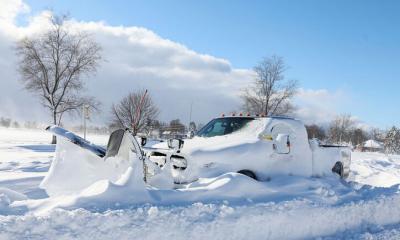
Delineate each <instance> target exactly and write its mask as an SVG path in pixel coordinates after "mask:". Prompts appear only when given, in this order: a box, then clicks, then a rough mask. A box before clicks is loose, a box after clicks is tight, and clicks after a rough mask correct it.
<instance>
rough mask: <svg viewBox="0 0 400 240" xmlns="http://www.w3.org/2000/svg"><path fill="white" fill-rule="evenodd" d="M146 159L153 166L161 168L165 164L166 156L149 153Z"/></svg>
mask: <svg viewBox="0 0 400 240" xmlns="http://www.w3.org/2000/svg"><path fill="white" fill-rule="evenodd" d="M148 159H149V160H150V161H151V162H153V163H154V164H156V165H157V166H159V167H160V168H162V167H163V166H164V165H165V163H166V162H167V156H166V155H165V154H163V153H159V152H151V153H149V154H148Z"/></svg>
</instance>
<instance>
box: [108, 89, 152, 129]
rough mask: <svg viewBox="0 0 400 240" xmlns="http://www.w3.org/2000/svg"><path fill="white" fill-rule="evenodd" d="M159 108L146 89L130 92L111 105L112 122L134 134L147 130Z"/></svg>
mask: <svg viewBox="0 0 400 240" xmlns="http://www.w3.org/2000/svg"><path fill="white" fill-rule="evenodd" d="M158 113H159V110H158V108H157V107H156V105H155V104H154V103H153V101H152V99H151V96H150V95H149V94H147V90H146V91H143V90H141V91H138V92H132V93H130V94H128V96H126V97H124V98H123V99H122V100H121V101H120V102H119V103H118V104H116V105H113V106H112V123H113V124H114V125H117V126H119V127H120V128H130V129H132V131H133V133H134V134H135V135H136V134H137V133H138V132H141V131H147V130H148V128H149V127H150V126H151V122H152V121H153V120H155V119H156V118H157V116H158Z"/></svg>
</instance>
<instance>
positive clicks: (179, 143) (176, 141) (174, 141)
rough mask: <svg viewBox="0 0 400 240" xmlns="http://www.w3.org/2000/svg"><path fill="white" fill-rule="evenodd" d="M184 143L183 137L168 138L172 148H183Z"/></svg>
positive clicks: (169, 145)
mask: <svg viewBox="0 0 400 240" xmlns="http://www.w3.org/2000/svg"><path fill="white" fill-rule="evenodd" d="M183 143H184V142H183V140H182V139H168V147H169V148H171V149H181V148H182V147H183Z"/></svg>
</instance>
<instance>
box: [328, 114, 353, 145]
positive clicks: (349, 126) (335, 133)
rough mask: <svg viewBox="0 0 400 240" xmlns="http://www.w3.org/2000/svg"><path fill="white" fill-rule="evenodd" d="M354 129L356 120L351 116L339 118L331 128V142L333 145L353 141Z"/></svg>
mask: <svg viewBox="0 0 400 240" xmlns="http://www.w3.org/2000/svg"><path fill="white" fill-rule="evenodd" d="M353 127H354V120H353V119H352V117H351V115H350V114H343V115H340V116H337V117H336V118H335V119H334V120H333V121H332V122H331V123H330V126H329V132H328V136H329V140H330V141H331V142H332V143H343V142H350V141H351V131H352V130H353Z"/></svg>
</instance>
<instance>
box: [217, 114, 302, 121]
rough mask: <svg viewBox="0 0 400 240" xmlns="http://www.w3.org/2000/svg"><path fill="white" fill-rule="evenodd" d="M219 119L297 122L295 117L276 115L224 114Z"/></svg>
mask: <svg viewBox="0 0 400 240" xmlns="http://www.w3.org/2000/svg"><path fill="white" fill-rule="evenodd" d="M217 118H270V119H289V120H297V119H295V118H293V117H288V116H280V115H275V116H263V115H244V114H232V115H225V114H222V116H221V117H217Z"/></svg>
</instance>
